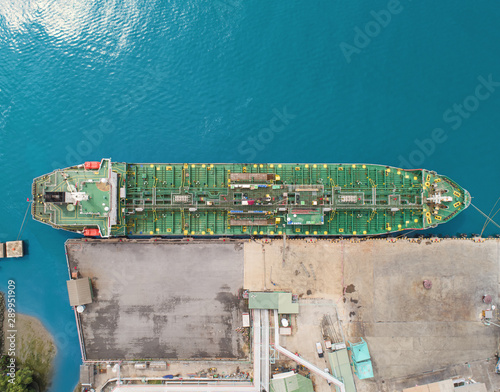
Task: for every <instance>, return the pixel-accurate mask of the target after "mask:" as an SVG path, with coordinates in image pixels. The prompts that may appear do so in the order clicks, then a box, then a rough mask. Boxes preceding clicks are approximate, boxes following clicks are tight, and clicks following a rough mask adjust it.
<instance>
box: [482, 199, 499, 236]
mask: <svg viewBox="0 0 500 392" xmlns="http://www.w3.org/2000/svg"><path fill="white" fill-rule="evenodd" d="M499 201H500V197H499V198H498V199H497V201H496V202H495V204H494V205H493V207H491V211H490V213H489V215H488V216H489V217H490V219H493V218H494V217H495V216H496V214H498V213H499V212H500V208H499V209H498V210H497V211H496V212H495V213H494V214H493V210H494V209H495V207H496V206H497V204H498V202H499ZM492 214H493V215H492ZM488 224H489V222H488V221H487V220H486V221H485V222H484V225H483V229H482V230H481V234H480V235H479V236H480V237H482V236H483V233H484V231H485V230H486V228H487V227H488Z"/></svg>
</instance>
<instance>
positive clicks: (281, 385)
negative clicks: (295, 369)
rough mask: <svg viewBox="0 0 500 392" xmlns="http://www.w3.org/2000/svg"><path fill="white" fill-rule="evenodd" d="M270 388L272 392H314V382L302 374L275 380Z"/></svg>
mask: <svg viewBox="0 0 500 392" xmlns="http://www.w3.org/2000/svg"><path fill="white" fill-rule="evenodd" d="M270 386H271V388H270V389H271V392H314V389H313V383H312V381H311V380H310V379H308V378H306V377H304V376H301V375H300V374H294V375H292V376H289V377H286V378H273V379H271V382H270Z"/></svg>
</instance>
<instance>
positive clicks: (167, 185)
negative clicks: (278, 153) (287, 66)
mask: <svg viewBox="0 0 500 392" xmlns="http://www.w3.org/2000/svg"><path fill="white" fill-rule="evenodd" d="M469 204H470V195H469V193H468V192H467V191H466V190H465V189H463V188H462V187H461V186H460V185H458V184H457V183H456V182H454V181H453V180H451V179H449V178H448V177H446V176H442V175H438V174H437V173H435V172H433V171H428V170H424V169H418V170H403V169H400V168H395V167H391V166H385V165H372V164H325V163H321V164H314V163H311V164H307V163H302V164H280V163H273V164H222V163H219V164H200V163H189V164H187V163H182V164H156V163H145V164H128V163H114V162H111V160H109V159H103V160H102V161H101V162H87V163H86V164H85V165H79V166H73V167H69V168H66V169H62V170H56V171H54V172H52V173H50V174H46V175H44V176H41V177H38V178H36V179H35V180H34V182H33V207H32V215H33V218H34V219H35V220H38V221H41V222H43V223H46V224H49V225H51V226H53V227H55V228H60V229H64V230H69V231H72V232H78V233H82V234H85V235H89V236H100V237H104V238H107V237H118V236H133V237H135V236H238V237H241V236H282V235H287V236H292V237H293V236H297V237H301V236H373V235H381V234H387V233H393V232H398V231H404V230H423V229H428V228H431V227H436V226H437V225H438V224H442V223H445V222H448V221H449V220H451V219H453V218H454V217H455V216H456V215H457V214H458V213H460V212H461V211H463V210H464V209H465V208H467V207H468V205H469Z"/></svg>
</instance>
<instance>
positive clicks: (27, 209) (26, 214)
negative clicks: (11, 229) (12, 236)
mask: <svg viewBox="0 0 500 392" xmlns="http://www.w3.org/2000/svg"><path fill="white" fill-rule="evenodd" d="M31 203H32V202H29V203H28V208H26V212H25V213H24V219H23V223H22V224H21V228H20V229H19V234H18V235H17V239H16V241H19V238H20V237H21V234H22V231H23V227H24V223H25V222H26V217H27V216H28V211H29V209H30V207H31Z"/></svg>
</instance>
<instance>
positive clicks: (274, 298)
mask: <svg viewBox="0 0 500 392" xmlns="http://www.w3.org/2000/svg"><path fill="white" fill-rule="evenodd" d="M278 306H279V293H271V292H269V293H264V292H251V293H250V294H248V308H249V309H278Z"/></svg>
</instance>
